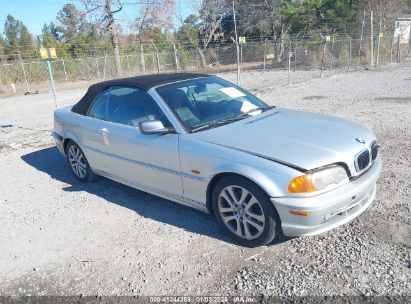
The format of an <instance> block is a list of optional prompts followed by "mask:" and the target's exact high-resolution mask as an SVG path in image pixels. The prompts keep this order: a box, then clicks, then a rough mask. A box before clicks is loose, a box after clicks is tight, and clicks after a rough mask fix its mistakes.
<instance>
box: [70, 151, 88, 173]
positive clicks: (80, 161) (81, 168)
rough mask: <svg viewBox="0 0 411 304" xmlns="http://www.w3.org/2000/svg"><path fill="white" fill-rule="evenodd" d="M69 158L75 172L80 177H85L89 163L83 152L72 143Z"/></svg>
mask: <svg viewBox="0 0 411 304" xmlns="http://www.w3.org/2000/svg"><path fill="white" fill-rule="evenodd" d="M68 159H69V162H70V166H71V169H72V170H73V172H74V174H75V175H76V176H77V177H79V178H85V177H86V175H87V164H86V159H85V157H84V155H83V152H81V150H80V149H79V148H78V147H76V146H75V145H71V146H70V147H69V150H68Z"/></svg>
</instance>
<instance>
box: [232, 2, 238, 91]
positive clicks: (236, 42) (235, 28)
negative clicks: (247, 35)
mask: <svg viewBox="0 0 411 304" xmlns="http://www.w3.org/2000/svg"><path fill="white" fill-rule="evenodd" d="M233 17H234V32H235V44H236V47H237V84H238V85H239V84H240V50H239V49H238V35H237V21H236V18H235V7H234V0H233Z"/></svg>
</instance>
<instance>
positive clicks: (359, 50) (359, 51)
mask: <svg viewBox="0 0 411 304" xmlns="http://www.w3.org/2000/svg"><path fill="white" fill-rule="evenodd" d="M364 25H365V11H364V15H363V17H362V25H361V38H360V46H359V48H358V59H357V67H356V69H355V70H356V71H357V70H358V66H359V65H360V60H361V51H362V39H363V37H364Z"/></svg>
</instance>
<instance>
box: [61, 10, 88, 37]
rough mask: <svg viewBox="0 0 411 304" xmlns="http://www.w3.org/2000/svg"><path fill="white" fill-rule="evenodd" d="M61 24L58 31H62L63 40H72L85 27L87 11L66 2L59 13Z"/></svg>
mask: <svg viewBox="0 0 411 304" xmlns="http://www.w3.org/2000/svg"><path fill="white" fill-rule="evenodd" d="M57 20H58V22H59V25H58V26H57V27H56V29H55V30H56V32H58V33H61V37H62V40H63V41H65V42H68V41H70V39H72V38H73V37H74V36H75V35H76V34H78V33H80V32H81V31H82V30H83V29H84V25H85V13H84V12H82V11H80V10H78V9H77V8H76V6H75V5H74V4H65V5H64V6H63V8H62V9H61V10H60V11H59V12H58V14H57Z"/></svg>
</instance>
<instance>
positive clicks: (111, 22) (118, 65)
mask: <svg viewBox="0 0 411 304" xmlns="http://www.w3.org/2000/svg"><path fill="white" fill-rule="evenodd" d="M121 9H122V7H120V8H119V9H118V10H116V11H115V12H113V11H112V10H111V0H106V5H105V10H106V16H105V18H107V20H108V28H109V30H110V38H111V44H112V45H113V49H114V60H115V62H116V72H117V76H121V74H122V73H123V72H122V69H121V61H120V50H119V47H118V37H117V32H116V24H115V22H114V17H113V14H114V13H117V12H119V11H121Z"/></svg>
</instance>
